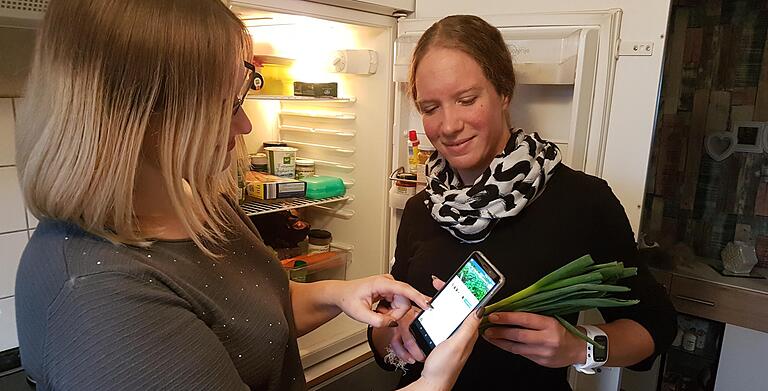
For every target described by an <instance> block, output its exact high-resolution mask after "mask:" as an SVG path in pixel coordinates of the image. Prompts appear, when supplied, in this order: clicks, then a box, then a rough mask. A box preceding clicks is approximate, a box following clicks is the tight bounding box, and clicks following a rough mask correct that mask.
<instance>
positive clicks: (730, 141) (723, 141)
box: [704, 132, 737, 162]
mask: <svg viewBox="0 0 768 391" xmlns="http://www.w3.org/2000/svg"><path fill="white" fill-rule="evenodd" d="M736 142H737V138H736V133H734V132H716V133H712V134H710V135H708V136H707V140H706V142H705V143H704V147H705V148H706V150H707V155H709V157H711V158H712V159H713V160H715V161H718V162H721V161H723V160H725V158H727V157H729V156H731V155H732V154H733V152H734V151H735V150H736Z"/></svg>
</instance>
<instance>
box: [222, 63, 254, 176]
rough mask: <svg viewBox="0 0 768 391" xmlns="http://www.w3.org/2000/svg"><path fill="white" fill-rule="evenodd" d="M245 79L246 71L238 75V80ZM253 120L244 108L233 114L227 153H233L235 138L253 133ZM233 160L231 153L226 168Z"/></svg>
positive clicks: (239, 108)
mask: <svg viewBox="0 0 768 391" xmlns="http://www.w3.org/2000/svg"><path fill="white" fill-rule="evenodd" d="M244 78H245V70H243V72H242V73H241V74H239V75H238V79H237V80H240V79H244ZM251 129H252V126H251V120H250V119H248V115H246V114H245V111H244V110H243V108H242V107H238V108H237V110H235V112H234V113H233V114H232V122H231V123H230V125H229V138H228V139H227V152H232V150H233V149H235V137H236V136H238V135H241V134H242V135H245V134H248V133H251ZM231 159H232V157H231V153H228V154H227V160H226V162H225V163H224V167H225V168H226V167H229V164H230V160H231Z"/></svg>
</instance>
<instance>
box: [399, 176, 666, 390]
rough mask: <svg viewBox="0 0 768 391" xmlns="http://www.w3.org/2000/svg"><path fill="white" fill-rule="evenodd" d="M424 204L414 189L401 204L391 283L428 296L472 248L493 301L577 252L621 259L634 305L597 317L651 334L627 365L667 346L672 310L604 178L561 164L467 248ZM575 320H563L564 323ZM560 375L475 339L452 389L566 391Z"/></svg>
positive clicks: (415, 373) (563, 371)
mask: <svg viewBox="0 0 768 391" xmlns="http://www.w3.org/2000/svg"><path fill="white" fill-rule="evenodd" d="M426 199H427V194H426V192H421V193H419V194H417V195H416V196H414V197H412V198H411V199H410V200H409V201H408V203H407V204H406V207H405V210H404V212H403V218H402V222H401V223H400V228H399V231H398V236H397V248H396V250H395V264H394V267H393V269H392V275H393V276H394V277H395V278H396V279H398V280H401V281H405V282H407V283H409V284H411V285H412V286H414V287H415V288H416V289H418V290H420V291H421V292H422V293H424V294H427V295H434V294H435V293H436V291H435V289H434V288H433V287H432V279H431V277H430V276H431V275H433V274H434V275H435V276H437V277H440V278H441V279H443V280H445V279H447V278H448V277H450V275H451V274H452V273H453V272H454V271H455V270H456V269H457V268H458V266H459V265H460V264H461V262H463V261H464V260H465V259H466V257H467V256H469V254H470V253H471V252H472V251H475V250H480V251H482V252H483V253H484V254H485V255H486V256H487V257H488V258H489V259H490V260H491V262H492V263H493V264H494V265H496V266H497V267H498V268H499V270H500V271H501V272H502V273H503V274H504V276H505V278H506V284H505V285H504V287H503V288H502V289H501V291H500V292H499V293H497V294H496V296H495V299H493V300H492V301H495V300H499V299H502V298H504V297H507V296H509V295H511V294H513V293H515V292H517V291H519V290H521V289H523V288H525V287H527V286H529V285H530V284H532V283H533V282H535V281H536V280H538V279H539V278H541V277H542V276H544V275H545V274H547V273H549V272H551V271H553V270H555V269H557V268H558V267H560V266H562V265H564V264H566V263H568V262H570V261H572V260H574V259H576V258H578V257H580V256H582V255H585V254H591V255H592V257H593V258H594V260H595V261H596V262H598V263H601V262H609V261H623V262H624V264H625V266H637V267H638V274H637V276H636V277H632V278H629V279H626V280H622V284H624V285H627V286H629V287H630V288H631V289H632V290H631V291H630V292H628V293H626V294H624V295H623V296H624V297H626V298H635V299H639V300H640V304H638V305H635V306H631V307H624V308H611V309H603V310H601V311H600V312H601V313H602V315H603V317H604V318H605V320H606V321H607V322H610V321H613V320H616V319H631V320H634V321H636V322H637V323H639V324H641V325H642V326H643V327H645V329H646V330H648V332H649V333H650V335H651V336H652V337H653V340H654V344H655V349H654V354H653V355H652V356H651V357H649V358H647V359H645V360H643V361H642V362H640V363H638V364H636V365H634V366H633V367H632V368H633V369H640V370H642V369H648V368H650V366H651V365H652V364H653V361H654V359H655V358H656V356H657V355H659V354H661V353H663V352H664V351H665V350H666V349H667V347H668V346H669V345H670V344H671V341H672V339H673V338H674V336H675V333H676V329H677V325H676V321H675V311H674V308H673V307H672V305H671V303H670V301H669V300H668V298H667V297H666V294H665V292H664V289H663V288H662V287H661V286H660V285H659V284H658V283H656V281H655V280H654V279H653V277H652V276H651V274H650V272H649V271H648V268H647V266H646V265H645V264H644V263H641V262H640V261H639V260H638V257H637V249H636V244H635V240H634V235H633V233H632V228H631V226H630V224H629V221H628V219H627V216H626V214H625V212H624V209H623V208H622V206H621V203H620V202H619V200H618V199H617V198H616V196H615V195H614V194H613V192H612V191H611V189H610V187H609V186H608V184H607V183H606V182H605V181H604V180H602V179H599V178H596V177H593V176H590V175H587V174H585V173H583V172H580V171H575V170H573V169H571V168H569V167H567V166H565V165H562V164H561V165H560V166H559V167H558V168H557V169H556V171H555V174H554V175H553V176H552V177H551V179H550V181H549V183H548V185H547V188H546V189H545V191H544V192H543V193H542V195H541V196H540V197H539V198H538V199H536V200H535V201H534V202H533V203H532V204H530V205H528V206H527V207H526V208H525V209H524V210H523V211H522V212H521V213H520V214H518V215H517V216H514V217H508V218H503V219H501V220H500V221H499V222H498V224H497V225H496V227H494V229H493V231H492V233H491V234H490V236H489V237H488V238H487V239H485V240H484V241H483V242H481V243H475V244H470V243H462V242H460V241H459V240H457V239H456V238H454V237H453V236H451V234H450V233H449V232H448V231H447V230H445V229H443V228H441V227H440V226H439V225H438V224H437V223H436V222H435V221H434V220H433V219H432V217H431V216H430V214H429V211H428V210H427V208H426V206H425V205H424V201H425V200H426ZM576 318H577V316H576V315H572V316H570V317H566V319H568V321H569V322H572V323H573V322H575V321H576ZM420 369H421V368H420V366H416V367H415V368H412V369H411V370H409V371H408V372H407V373H406V374H405V375H404V376H403V379H402V384H401V385H404V384H408V383H410V382H412V381H414V380H416V379H418V377H419V373H420ZM566 377H567V368H558V369H551V368H546V367H542V366H539V365H537V364H536V363H534V362H532V361H529V360H528V359H526V358H525V357H522V356H518V355H515V354H512V353H509V352H507V351H504V350H502V349H500V348H498V347H496V346H494V345H491V344H490V343H488V342H486V341H485V340H484V339H482V338H479V339H478V341H477V343H476V345H475V348H474V351H473V352H472V355H471V356H470V358H469V360H468V361H467V364H466V365H465V367H464V369H463V371H462V372H461V375H460V376H459V378H458V381H457V383H456V386H455V388H454V389H455V390H478V389H518V390H533V389H538V390H570V386H569V385H568V383H567V379H566Z"/></svg>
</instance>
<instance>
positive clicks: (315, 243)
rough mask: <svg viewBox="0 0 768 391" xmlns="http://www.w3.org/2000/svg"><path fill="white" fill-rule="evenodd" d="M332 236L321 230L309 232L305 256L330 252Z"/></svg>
mask: <svg viewBox="0 0 768 391" xmlns="http://www.w3.org/2000/svg"><path fill="white" fill-rule="evenodd" d="M332 241H333V236H332V235H331V233H330V232H328V231H326V230H323V229H311V230H309V239H308V242H309V243H308V245H307V254H315V253H322V252H328V251H331V242H332Z"/></svg>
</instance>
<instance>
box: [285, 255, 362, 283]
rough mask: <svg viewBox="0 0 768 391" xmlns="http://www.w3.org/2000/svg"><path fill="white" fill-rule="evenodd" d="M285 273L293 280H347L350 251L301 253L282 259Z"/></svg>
mask: <svg viewBox="0 0 768 391" xmlns="http://www.w3.org/2000/svg"><path fill="white" fill-rule="evenodd" d="M280 262H281V264H282V265H283V270H284V271H285V274H286V275H288V278H290V279H291V280H293V281H298V282H314V281H321V280H345V279H346V278H347V265H348V264H349V253H348V252H345V251H328V252H322V253H315V254H310V255H301V256H298V257H293V258H288V259H284V260H282V261H280Z"/></svg>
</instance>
